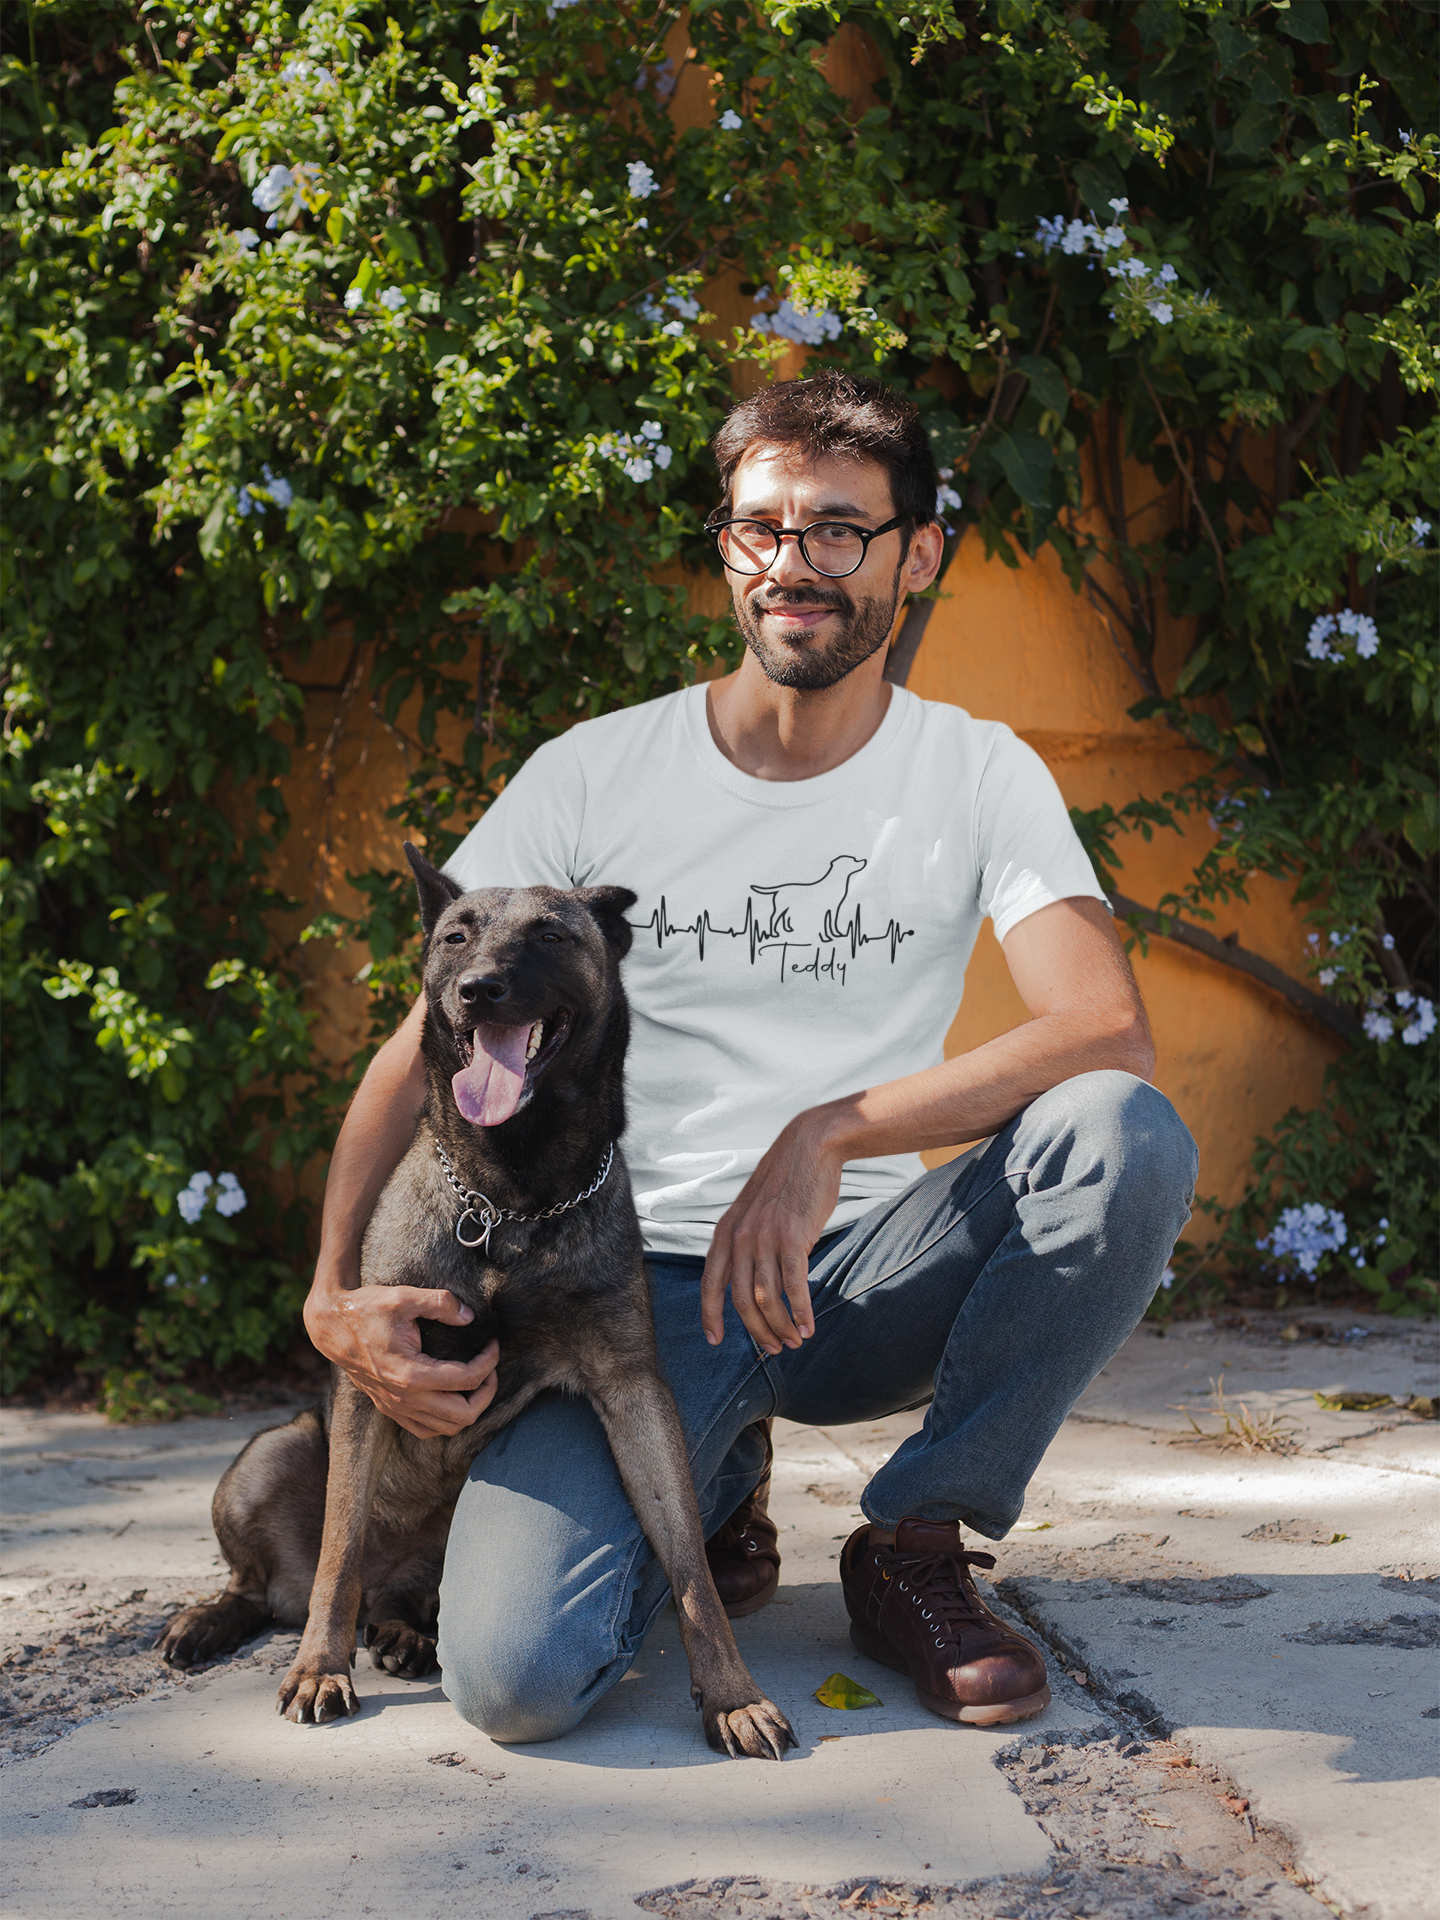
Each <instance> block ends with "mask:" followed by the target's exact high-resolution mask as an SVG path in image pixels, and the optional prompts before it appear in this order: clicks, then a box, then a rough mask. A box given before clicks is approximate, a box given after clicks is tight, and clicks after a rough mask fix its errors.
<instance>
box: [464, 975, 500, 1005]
mask: <svg viewBox="0 0 1440 1920" xmlns="http://www.w3.org/2000/svg"><path fill="white" fill-rule="evenodd" d="M455 990H456V992H457V993H458V994H459V995H460V998H461V999H462V1000H463V1001H464V1002H465V1004H466V1006H467V1007H473V1006H475V1005H476V1004H477V1003H478V1002H480V1001H482V1000H492V1001H493V1000H503V999H504V998H505V996H506V994H507V993H509V991H510V982H509V981H508V980H502V979H501V977H500V975H499V974H498V973H467V974H466V975H465V977H464V979H463V980H461V981H459V982H458V983H457V986H456V989H455Z"/></svg>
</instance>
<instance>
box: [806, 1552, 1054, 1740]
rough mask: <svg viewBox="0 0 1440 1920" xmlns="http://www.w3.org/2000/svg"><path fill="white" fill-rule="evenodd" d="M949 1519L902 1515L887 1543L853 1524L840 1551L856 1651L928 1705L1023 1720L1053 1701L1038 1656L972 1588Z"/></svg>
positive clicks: (994, 1720) (980, 1559) (951, 1713)
mask: <svg viewBox="0 0 1440 1920" xmlns="http://www.w3.org/2000/svg"><path fill="white" fill-rule="evenodd" d="M994 1564H995V1556H994V1555H993V1554H990V1553H967V1552H966V1551H965V1549H964V1546H963V1545H962V1543H961V1540H960V1525H959V1522H958V1521H955V1520H943V1521H939V1520H902V1521H901V1522H900V1524H899V1526H898V1527H896V1529H895V1544H894V1546H893V1547H884V1546H881V1545H880V1544H879V1543H878V1542H876V1541H874V1540H872V1539H871V1529H870V1528H869V1527H868V1526H865V1527H860V1528H857V1530H856V1531H855V1532H854V1533H852V1534H851V1536H850V1538H849V1539H848V1540H847V1541H846V1542H845V1549H844V1552H843V1553H842V1554H841V1555H840V1584H841V1587H842V1588H843V1590H844V1594H845V1605H846V1608H847V1609H848V1611H849V1614H850V1638H851V1639H852V1640H853V1641H854V1643H855V1645H856V1647H857V1648H858V1649H859V1651H860V1652H861V1653H863V1654H865V1655H867V1656H868V1658H870V1659H871V1660H879V1661H881V1662H882V1663H883V1665H885V1666H887V1667H894V1668H896V1669H897V1670H898V1671H899V1672H900V1673H908V1674H909V1676H910V1678H911V1679H912V1680H913V1681H914V1682H915V1691H916V1693H917V1694H918V1695H919V1696H920V1699H921V1700H922V1701H923V1702H924V1704H925V1705H926V1706H927V1707H929V1708H930V1709H931V1710H932V1712H934V1713H943V1714H944V1716H945V1718H946V1719H947V1720H964V1721H966V1722H967V1723H968V1724H969V1725H971V1726H975V1727H994V1726H1001V1725H1003V1724H1005V1722H1007V1721H1010V1720H1029V1719H1032V1718H1033V1717H1034V1715H1035V1714H1037V1713H1042V1712H1043V1711H1044V1710H1045V1708H1046V1707H1048V1706H1049V1704H1050V1688H1049V1687H1048V1685H1047V1684H1046V1680H1045V1662H1044V1661H1043V1660H1042V1659H1041V1657H1040V1654H1039V1652H1038V1651H1037V1650H1036V1649H1035V1648H1034V1647H1032V1646H1031V1644H1030V1642H1029V1641H1028V1640H1024V1639H1022V1638H1021V1636H1020V1635H1019V1634H1018V1633H1013V1632H1012V1631H1011V1630H1010V1628H1009V1627H1007V1626H1006V1625H1005V1623H1004V1621H1003V1620H1000V1619H998V1618H997V1617H996V1615H995V1614H993V1613H992V1612H991V1611H990V1609H989V1608H988V1607H987V1606H986V1604H985V1602H984V1601H983V1600H982V1599H981V1598H980V1595H979V1594H978V1593H977V1592H976V1590H975V1580H974V1576H973V1575H972V1573H971V1572H970V1569H971V1567H993V1566H994Z"/></svg>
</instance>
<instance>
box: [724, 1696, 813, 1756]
mask: <svg viewBox="0 0 1440 1920" xmlns="http://www.w3.org/2000/svg"><path fill="white" fill-rule="evenodd" d="M701 1713H702V1715H703V1716H704V1724H705V1738H706V1739H707V1740H708V1741H709V1743H710V1745H711V1746H712V1747H713V1748H714V1749H715V1751H716V1752H717V1753H728V1754H729V1756H730V1758H731V1759H732V1760H739V1759H742V1758H745V1757H747V1756H748V1758H750V1759H751V1760H783V1759H784V1758H785V1749H786V1748H787V1747H798V1746H799V1744H800V1742H799V1741H798V1740H797V1739H796V1738H795V1729H794V1728H793V1727H792V1726H791V1725H790V1722H789V1721H788V1720H787V1719H786V1718H785V1716H784V1714H783V1713H782V1712H781V1711H780V1709H779V1707H777V1706H776V1705H775V1702H774V1701H773V1700H767V1699H766V1698H765V1696H764V1694H763V1693H762V1694H761V1696H760V1698H759V1699H758V1700H752V1701H751V1702H750V1703H749V1704H748V1705H746V1706H743V1707H731V1708H730V1709H729V1710H728V1711H726V1710H724V1709H721V1708H719V1707H715V1706H712V1705H711V1703H710V1702H709V1701H708V1700H707V1701H706V1702H705V1703H704V1704H703V1705H702V1707H701Z"/></svg>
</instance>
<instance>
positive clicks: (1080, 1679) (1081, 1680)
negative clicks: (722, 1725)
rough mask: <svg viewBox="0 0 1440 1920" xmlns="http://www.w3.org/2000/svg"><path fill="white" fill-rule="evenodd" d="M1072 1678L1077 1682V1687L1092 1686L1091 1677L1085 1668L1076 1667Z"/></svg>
mask: <svg viewBox="0 0 1440 1920" xmlns="http://www.w3.org/2000/svg"><path fill="white" fill-rule="evenodd" d="M1070 1678H1071V1679H1072V1680H1073V1681H1074V1682H1075V1684H1076V1686H1077V1687H1088V1686H1089V1684H1090V1676H1089V1674H1088V1673H1086V1672H1085V1670H1084V1668H1083V1667H1076V1669H1075V1671H1074V1672H1073V1673H1072V1674H1071V1675H1070Z"/></svg>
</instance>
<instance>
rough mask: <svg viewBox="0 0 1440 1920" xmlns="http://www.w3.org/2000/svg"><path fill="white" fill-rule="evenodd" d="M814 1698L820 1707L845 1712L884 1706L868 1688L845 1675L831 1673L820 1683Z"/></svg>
mask: <svg viewBox="0 0 1440 1920" xmlns="http://www.w3.org/2000/svg"><path fill="white" fill-rule="evenodd" d="M815 1698H816V1699H817V1700H818V1701H819V1702H820V1704H821V1706H822V1707H837V1708H841V1709H843V1710H845V1711H846V1712H848V1711H849V1710H850V1709H851V1708H853V1707H882V1706H884V1704H885V1703H884V1701H883V1700H881V1699H880V1698H879V1697H878V1696H877V1695H876V1694H873V1693H871V1691H870V1689H869V1688H868V1687H862V1686H861V1685H860V1682H859V1681H858V1680H852V1679H851V1678H850V1676H849V1675H848V1674H845V1673H832V1674H831V1676H830V1678H829V1679H828V1680H825V1681H822V1683H821V1684H820V1685H819V1686H818V1687H817V1688H816V1689H815Z"/></svg>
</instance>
